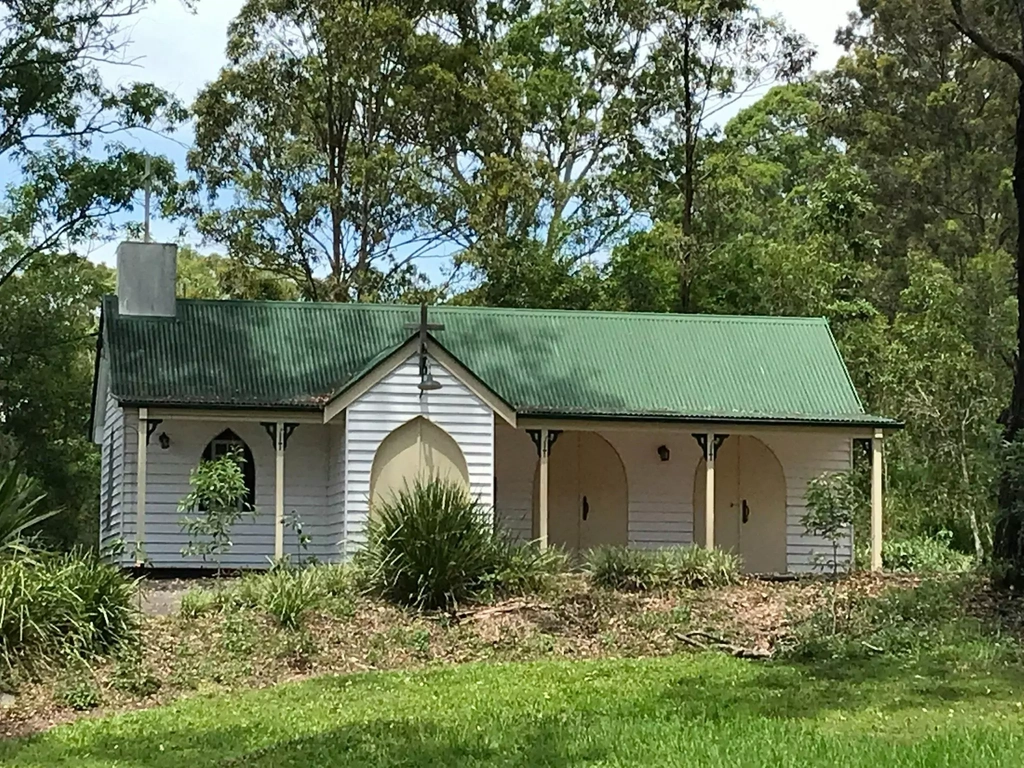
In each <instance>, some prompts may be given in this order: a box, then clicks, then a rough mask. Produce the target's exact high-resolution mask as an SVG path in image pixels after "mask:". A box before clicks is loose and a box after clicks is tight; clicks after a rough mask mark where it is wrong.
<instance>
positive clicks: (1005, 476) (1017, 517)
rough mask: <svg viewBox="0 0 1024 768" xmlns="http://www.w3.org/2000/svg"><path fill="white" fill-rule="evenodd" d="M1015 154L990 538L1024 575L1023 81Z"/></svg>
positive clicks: (1018, 92) (1001, 553) (997, 551)
mask: <svg viewBox="0 0 1024 768" xmlns="http://www.w3.org/2000/svg"><path fill="white" fill-rule="evenodd" d="M1015 140H1016V144H1017V147H1016V154H1015V156H1014V161H1013V197H1014V200H1015V201H1016V203H1017V259H1016V262H1017V264H1016V266H1017V354H1016V359H1015V360H1014V371H1013V395H1012V396H1011V398H1010V408H1009V411H1008V412H1007V414H1006V424H1005V431H1004V433H1003V437H1004V439H1005V440H1006V443H1007V444H1008V445H1009V446H1011V448H1010V450H1009V451H1008V454H1007V457H1006V460H1005V461H1004V464H1003V468H1002V474H1001V477H1000V481H999V517H998V520H997V521H996V528H995V534H994V536H993V549H994V550H995V555H996V557H999V558H1003V559H1006V560H1008V561H1009V562H1010V563H1012V564H1013V566H1014V570H1015V571H1017V572H1018V574H1019V576H1024V568H1022V566H1024V552H1022V550H1021V528H1022V522H1024V521H1022V520H1021V516H1022V514H1024V478H1022V477H1020V474H1021V472H1022V471H1024V465H1022V464H1021V463H1020V462H1019V461H1018V460H1016V459H1017V451H1015V450H1013V448H1012V446H1013V443H1014V441H1016V439H1017V437H1018V433H1019V432H1020V431H1021V428H1022V427H1024V375H1022V371H1021V361H1022V354H1021V353H1022V351H1024V81H1022V82H1021V83H1020V86H1019V89H1018V91H1017V128H1016V136H1015Z"/></svg>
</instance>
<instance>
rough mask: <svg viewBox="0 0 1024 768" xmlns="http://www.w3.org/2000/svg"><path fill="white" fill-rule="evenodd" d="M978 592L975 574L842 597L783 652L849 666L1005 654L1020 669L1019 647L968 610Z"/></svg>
mask: <svg viewBox="0 0 1024 768" xmlns="http://www.w3.org/2000/svg"><path fill="white" fill-rule="evenodd" d="M982 588H983V582H981V581H979V580H978V579H977V578H976V577H975V576H974V575H973V574H963V575H960V576H953V577H946V576H943V577H935V578H933V579H930V580H926V581H923V582H921V583H920V584H918V585H916V586H914V587H909V588H907V587H894V588H890V589H888V590H886V591H885V592H883V593H882V594H881V595H878V596H872V595H869V594H853V595H844V596H843V597H842V598H841V599H840V600H839V601H838V602H836V603H832V602H830V603H829V604H828V605H824V606H822V607H821V608H819V609H818V610H816V611H815V612H814V613H812V614H811V616H810V617H808V618H807V619H806V620H804V621H801V622H800V623H798V624H797V625H796V626H795V628H794V631H793V635H792V637H791V638H789V640H788V641H787V642H786V643H785V644H784V653H785V655H787V656H789V657H792V658H796V659H799V660H805V661H837V660H838V661H847V660H851V661H852V660H856V659H866V658H872V657H881V656H884V657H901V656H905V657H909V656H915V655H917V654H919V653H921V652H923V651H928V652H930V653H935V652H937V651H940V650H941V649H953V648H958V649H961V650H960V651H957V654H960V653H962V652H963V650H962V649H967V648H974V649H975V650H974V651H969V654H968V655H972V654H973V653H975V652H976V653H978V654H979V655H988V656H990V657H993V658H994V657H997V656H1003V655H1005V656H1006V658H1007V659H1012V661H1013V663H1014V664H1018V663H1019V661H1020V658H1021V653H1022V650H1024V649H1022V647H1021V645H1020V642H1019V641H1018V640H1016V639H1015V638H1014V637H1013V636H1012V635H1011V634H1009V633H1006V632H1005V631H1003V630H1002V629H1001V628H999V627H997V626H994V625H992V624H991V622H990V621H989V619H983V618H979V617H978V616H977V615H975V612H974V611H971V610H968V608H967V605H968V604H969V603H970V602H971V597H972V594H974V593H976V592H977V591H978V590H980V589H982Z"/></svg>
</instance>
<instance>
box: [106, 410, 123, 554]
mask: <svg viewBox="0 0 1024 768" xmlns="http://www.w3.org/2000/svg"><path fill="white" fill-rule="evenodd" d="M104 407H105V409H106V414H105V415H104V418H103V431H102V442H101V444H100V549H101V551H111V550H113V549H114V548H116V545H117V542H119V541H121V540H122V538H123V534H122V526H123V522H124V505H123V503H122V499H123V495H124V475H125V466H124V412H123V411H122V410H121V407H120V406H119V405H118V404H117V401H116V400H115V399H114V398H113V397H112V396H111V395H110V394H109V392H108V394H107V397H106V401H105V403H104Z"/></svg>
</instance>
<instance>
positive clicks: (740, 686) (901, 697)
mask: <svg viewBox="0 0 1024 768" xmlns="http://www.w3.org/2000/svg"><path fill="white" fill-rule="evenodd" d="M1022 692H1024V671H1022V670H1021V669H1020V668H1019V667H1015V666H1009V665H993V664H985V665H983V666H972V665H969V664H964V662H963V660H962V659H960V660H949V661H943V660H940V659H935V658H925V659H918V660H910V659H907V658H899V657H878V658H868V659H854V660H851V659H842V660H839V659H837V660H832V661H816V662H813V663H812V662H804V663H799V662H791V661H790V662H781V661H777V662H767V663H764V664H763V665H761V666H760V667H759V668H758V672H757V674H754V675H750V676H747V677H745V678H743V679H738V680H733V681H727V682H726V683H725V684H723V681H719V680H710V681H706V682H705V681H696V680H693V679H688V678H683V679H680V680H677V681H676V682H675V683H673V684H671V685H669V686H667V687H666V688H665V689H663V696H664V698H665V700H666V701H667V702H668V703H669V704H670V705H671V706H675V707H676V708H677V711H678V712H679V714H680V715H681V716H684V717H699V718H706V719H708V720H711V721H717V720H726V719H735V718H737V717H743V716H748V717H769V718H777V719H811V718H816V717H819V716H821V715H823V714H825V713H829V712H842V713H844V714H849V715H852V714H854V713H857V712H861V711H866V710H872V711H888V712H895V711H899V710H906V709H915V708H916V709H922V708H924V709H931V708H935V707H937V706H938V707H944V706H953V705H954V704H965V705H967V704H971V703H977V702H986V703H993V702H997V701H999V700H1005V701H1019V700H1020V698H1021V696H1022V695H1024V693H1022Z"/></svg>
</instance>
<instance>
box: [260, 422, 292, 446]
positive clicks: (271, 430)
mask: <svg viewBox="0 0 1024 768" xmlns="http://www.w3.org/2000/svg"><path fill="white" fill-rule="evenodd" d="M260 426H261V427H263V429H265V430H266V432H267V434H268V435H270V442H271V443H272V444H273V446H274V448H275V449H276V448H277V422H276V421H261V422H260ZM297 426H299V425H298V424H295V423H292V422H285V424H284V434H283V447H284V448H285V449H287V448H288V438H289V437H291V436H292V432H294V431H295V428H296V427H297Z"/></svg>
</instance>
